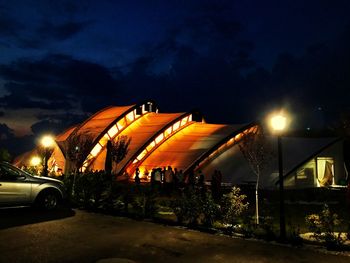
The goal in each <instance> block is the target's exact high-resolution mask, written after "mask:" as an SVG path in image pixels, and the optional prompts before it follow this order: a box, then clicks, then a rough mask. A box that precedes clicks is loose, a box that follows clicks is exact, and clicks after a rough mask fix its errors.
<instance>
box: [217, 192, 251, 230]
mask: <svg viewBox="0 0 350 263" xmlns="http://www.w3.org/2000/svg"><path fill="white" fill-rule="evenodd" d="M246 198H247V196H246V195H244V194H241V189H240V188H239V187H233V188H232V190H231V192H230V193H228V194H226V195H224V196H223V203H222V209H223V215H224V221H225V222H226V223H228V224H232V225H234V224H236V223H237V221H238V218H239V217H240V216H241V215H242V214H243V213H244V212H245V211H247V209H248V206H249V203H248V202H247V201H246Z"/></svg>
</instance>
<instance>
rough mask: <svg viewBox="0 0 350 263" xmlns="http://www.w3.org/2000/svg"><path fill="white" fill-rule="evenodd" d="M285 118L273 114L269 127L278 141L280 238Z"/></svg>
mask: <svg viewBox="0 0 350 263" xmlns="http://www.w3.org/2000/svg"><path fill="white" fill-rule="evenodd" d="M286 125H287V118H286V117H285V116H283V115H280V114H278V115H275V116H273V117H272V118H271V127H272V129H273V130H274V132H275V133H276V134H277V143H278V174H279V195H280V240H281V241H282V242H283V241H285V240H286V219H285V211H284V182H283V155H282V132H283V130H284V129H285V128H286Z"/></svg>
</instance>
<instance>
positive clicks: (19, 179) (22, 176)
mask: <svg viewBox="0 0 350 263" xmlns="http://www.w3.org/2000/svg"><path fill="white" fill-rule="evenodd" d="M16 179H17V181H24V180H25V179H27V177H26V176H25V175H19V176H17V177H16Z"/></svg>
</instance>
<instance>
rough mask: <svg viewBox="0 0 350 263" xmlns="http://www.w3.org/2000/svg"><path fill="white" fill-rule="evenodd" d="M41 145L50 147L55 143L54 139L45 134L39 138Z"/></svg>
mask: <svg viewBox="0 0 350 263" xmlns="http://www.w3.org/2000/svg"><path fill="white" fill-rule="evenodd" d="M40 142H41V145H42V146H44V147H45V148H51V147H53V146H54V145H55V140H54V139H53V137H52V136H51V135H45V136H44V137H42V138H41V141H40Z"/></svg>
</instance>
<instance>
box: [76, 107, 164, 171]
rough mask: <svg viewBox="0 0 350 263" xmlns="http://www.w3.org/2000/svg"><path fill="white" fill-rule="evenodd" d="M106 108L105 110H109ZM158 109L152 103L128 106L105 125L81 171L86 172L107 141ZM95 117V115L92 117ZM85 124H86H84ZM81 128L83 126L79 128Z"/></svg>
mask: <svg viewBox="0 0 350 263" xmlns="http://www.w3.org/2000/svg"><path fill="white" fill-rule="evenodd" d="M109 108H110V107H107V108H105V109H109ZM157 111H158V107H157V105H156V103H155V102H154V101H151V100H149V101H143V102H140V103H138V104H135V105H133V106H130V107H129V108H128V109H127V110H125V111H124V112H123V113H122V114H120V115H119V116H118V117H116V118H115V119H114V120H113V121H112V122H111V123H110V124H109V125H107V126H106V127H105V128H104V129H103V131H102V132H100V133H99V135H98V136H97V137H96V138H95V139H94V142H93V144H92V145H93V146H92V148H91V150H90V153H89V154H88V155H87V156H86V158H85V161H84V162H83V166H82V170H83V171H84V170H86V169H87V168H88V167H89V165H90V164H91V163H92V161H93V160H94V159H95V158H96V157H97V156H98V155H99V153H100V152H101V151H102V150H103V149H104V148H105V147H106V144H107V141H108V140H111V139H114V138H115V137H116V136H118V134H120V133H121V131H123V130H124V129H125V128H126V127H128V126H129V125H130V124H131V123H133V122H134V121H135V120H137V119H139V118H140V117H141V116H143V115H145V114H147V113H149V112H157ZM99 113H101V111H100V112H99ZM94 116H96V114H95V115H94ZM90 120H91V119H90ZM85 123H86V122H85ZM81 127H83V125H82V126H81Z"/></svg>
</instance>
